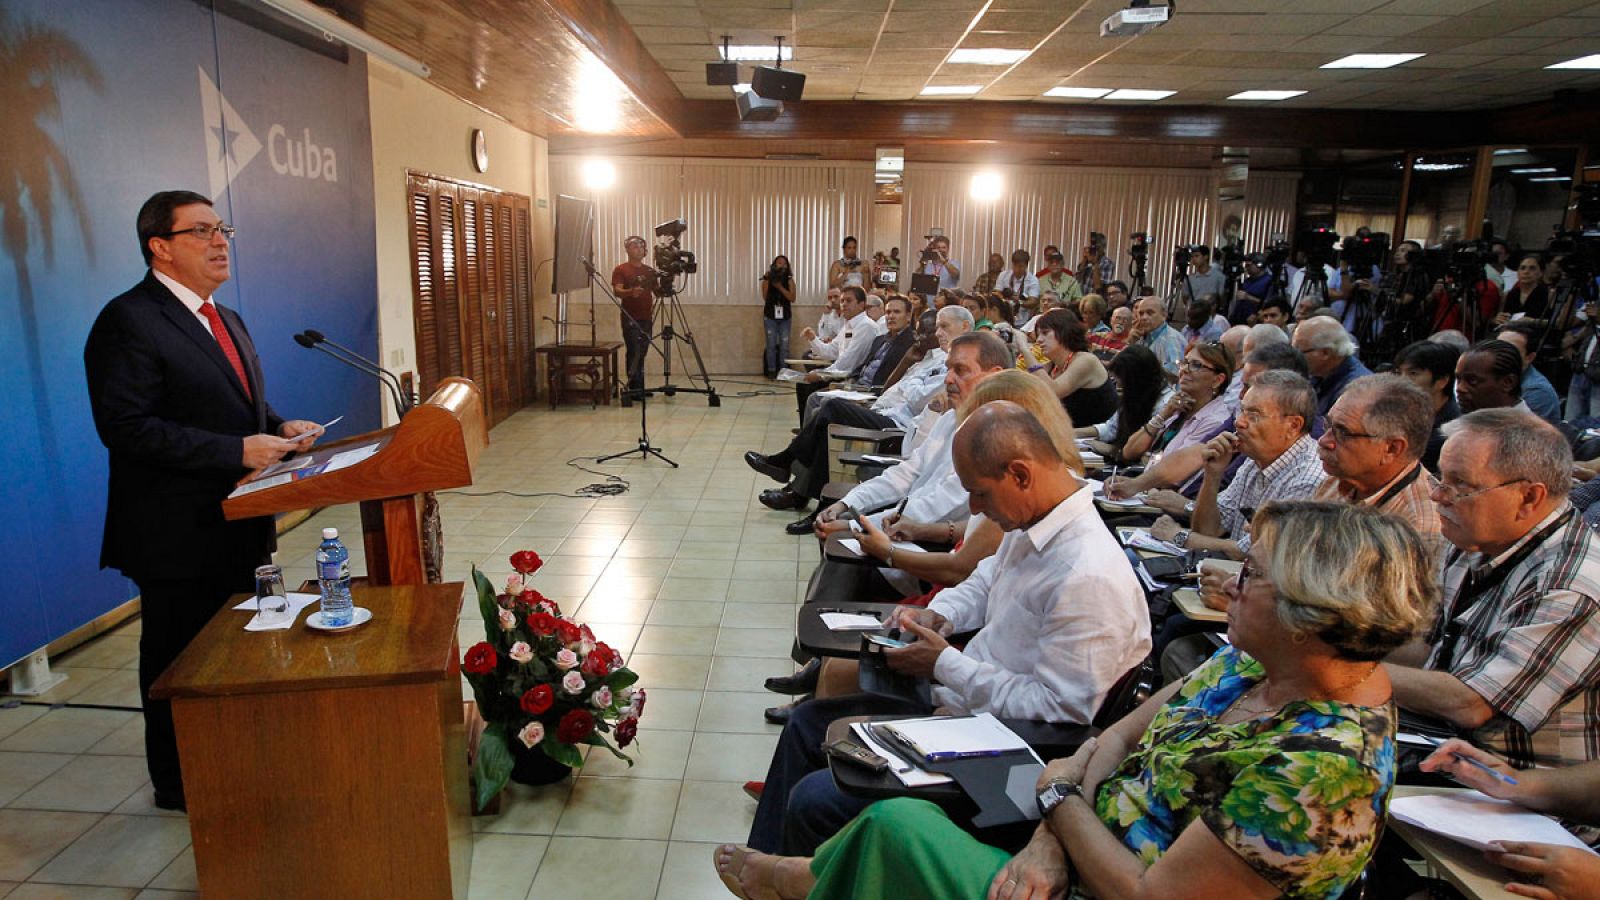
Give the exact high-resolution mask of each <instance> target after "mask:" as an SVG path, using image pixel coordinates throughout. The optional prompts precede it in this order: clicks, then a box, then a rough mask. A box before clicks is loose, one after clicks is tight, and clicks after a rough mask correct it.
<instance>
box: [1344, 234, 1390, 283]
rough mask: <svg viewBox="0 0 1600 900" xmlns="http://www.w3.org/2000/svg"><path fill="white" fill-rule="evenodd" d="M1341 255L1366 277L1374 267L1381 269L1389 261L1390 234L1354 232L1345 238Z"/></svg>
mask: <svg viewBox="0 0 1600 900" xmlns="http://www.w3.org/2000/svg"><path fill="white" fill-rule="evenodd" d="M1339 256H1340V258H1342V259H1343V260H1344V261H1345V263H1347V264H1348V265H1349V266H1350V268H1351V269H1352V270H1354V271H1357V272H1360V273H1362V276H1363V277H1365V275H1366V273H1368V272H1370V271H1372V270H1373V269H1374V268H1379V269H1381V268H1383V266H1384V265H1385V264H1387V263H1388V262H1389V236H1388V235H1387V234H1384V233H1383V232H1381V231H1380V232H1377V233H1375V234H1352V235H1350V236H1349V237H1347V238H1345V239H1344V245H1343V246H1342V247H1341V248H1340V250H1339Z"/></svg>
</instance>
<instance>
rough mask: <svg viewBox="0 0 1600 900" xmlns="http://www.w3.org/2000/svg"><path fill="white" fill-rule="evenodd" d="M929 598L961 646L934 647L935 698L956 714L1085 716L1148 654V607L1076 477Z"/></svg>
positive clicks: (1073, 718) (1049, 718) (1061, 719)
mask: <svg viewBox="0 0 1600 900" xmlns="http://www.w3.org/2000/svg"><path fill="white" fill-rule="evenodd" d="M928 608H929V609H931V610H933V611H934V612H937V613H939V614H940V615H942V616H944V617H945V618H946V619H949V620H950V622H951V624H952V625H954V626H955V630H956V631H957V632H962V631H971V630H973V629H975V628H976V629H981V630H979V631H978V634H977V636H976V637H974V638H973V639H972V641H971V643H969V644H967V648H966V650H965V651H958V650H956V649H955V648H954V647H951V648H948V649H946V650H945V651H944V652H942V653H940V654H939V659H938V661H937V662H936V663H935V664H934V669H933V674H934V677H935V678H936V679H937V680H938V681H939V682H940V684H939V685H938V686H937V687H935V688H934V690H933V699H934V702H935V703H936V704H938V705H940V706H948V707H950V708H951V709H952V710H954V711H956V712H958V713H968V712H991V713H994V714H995V715H997V716H1002V717H1008V718H1018V719H1044V720H1046V721H1050V722H1076V723H1080V724H1086V723H1088V722H1090V721H1092V720H1093V719H1094V715H1095V713H1096V712H1098V711H1099V709H1100V705H1101V704H1102V703H1103V702H1105V698H1106V695H1107V694H1108V693H1110V691H1111V687H1112V686H1113V685H1114V684H1116V682H1117V679H1118V678H1121V677H1122V676H1123V675H1124V674H1126V673H1127V671H1128V670H1129V669H1132V668H1133V667H1134V666H1135V665H1137V664H1138V662H1139V660H1141V659H1143V658H1144V657H1145V655H1146V654H1148V653H1149V652H1150V613H1149V610H1148V608H1147V607H1146V605H1145V600H1144V591H1143V590H1142V589H1141V588H1140V587H1139V579H1138V577H1137V576H1136V575H1134V572H1133V567H1132V566H1131V565H1129V563H1128V560H1127V557H1126V556H1124V555H1123V552H1122V548H1121V547H1119V546H1117V541H1116V538H1114V537H1112V536H1111V532H1110V531H1109V530H1108V529H1107V528H1106V526H1105V524H1104V523H1102V522H1101V521H1100V515H1099V513H1097V512H1096V511H1095V508H1094V497H1093V493H1092V492H1091V491H1090V490H1088V488H1087V487H1080V488H1079V489H1078V490H1077V491H1076V492H1074V493H1073V494H1072V495H1071V496H1069V497H1067V498H1066V499H1065V500H1063V501H1061V502H1060V503H1059V504H1057V505H1056V508H1055V509H1053V510H1051V511H1050V512H1049V513H1047V514H1046V515H1045V517H1044V518H1042V519H1040V520H1039V521H1038V522H1035V523H1034V524H1033V525H1032V526H1030V527H1029V528H1027V529H1024V530H1021V531H1011V532H1007V533H1006V536H1005V537H1004V538H1003V539H1002V540H1001V541H1000V547H999V549H998V550H996V551H995V553H994V555H993V556H991V557H989V558H988V559H985V560H984V561H983V562H981V563H979V564H978V568H977V569H976V570H974V571H973V573H972V574H971V575H969V576H968V577H967V579H966V580H965V581H963V582H961V583H960V584H958V585H956V586H955V587H952V588H946V589H945V590H942V591H940V592H939V593H938V594H936V595H934V598H933V602H932V603H930V604H928Z"/></svg>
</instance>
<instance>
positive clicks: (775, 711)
mask: <svg viewBox="0 0 1600 900" xmlns="http://www.w3.org/2000/svg"><path fill="white" fill-rule="evenodd" d="M793 713H794V707H793V706H769V707H767V708H766V709H765V710H764V711H762V713H761V718H763V719H766V720H767V724H769V725H787V724H789V716H790V715H791V714H793Z"/></svg>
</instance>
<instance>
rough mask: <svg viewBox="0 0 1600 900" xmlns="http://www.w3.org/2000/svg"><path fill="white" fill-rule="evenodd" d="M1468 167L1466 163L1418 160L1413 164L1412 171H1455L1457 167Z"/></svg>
mask: <svg viewBox="0 0 1600 900" xmlns="http://www.w3.org/2000/svg"><path fill="white" fill-rule="evenodd" d="M1466 167H1467V164H1466V163H1431V162H1416V163H1412V165H1411V169H1412V171H1415V172H1454V171H1456V170H1457V169H1465V168H1466Z"/></svg>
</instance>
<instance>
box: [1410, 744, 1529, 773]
mask: <svg viewBox="0 0 1600 900" xmlns="http://www.w3.org/2000/svg"><path fill="white" fill-rule="evenodd" d="M1417 737H1420V738H1422V739H1423V740H1425V741H1427V742H1428V743H1430V744H1432V745H1433V746H1435V747H1439V746H1442V742H1441V741H1440V740H1439V739H1438V738H1436V737H1434V736H1433V735H1431V734H1418V735H1417ZM1450 755H1451V756H1452V757H1454V758H1455V760H1456V761H1457V762H1464V763H1466V764H1467V765H1469V766H1471V767H1473V768H1474V769H1478V770H1479V771H1482V772H1486V773H1488V775H1489V776H1490V777H1492V778H1495V779H1496V780H1498V781H1501V782H1503V783H1505V784H1516V783H1517V780H1516V779H1515V778H1512V777H1511V776H1510V775H1507V774H1505V773H1504V772H1498V771H1495V770H1494V769H1493V768H1491V767H1489V766H1487V765H1484V764H1483V763H1481V762H1478V761H1477V760H1475V759H1473V758H1472V757H1470V756H1462V755H1461V754H1459V753H1451V754H1450Z"/></svg>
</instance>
